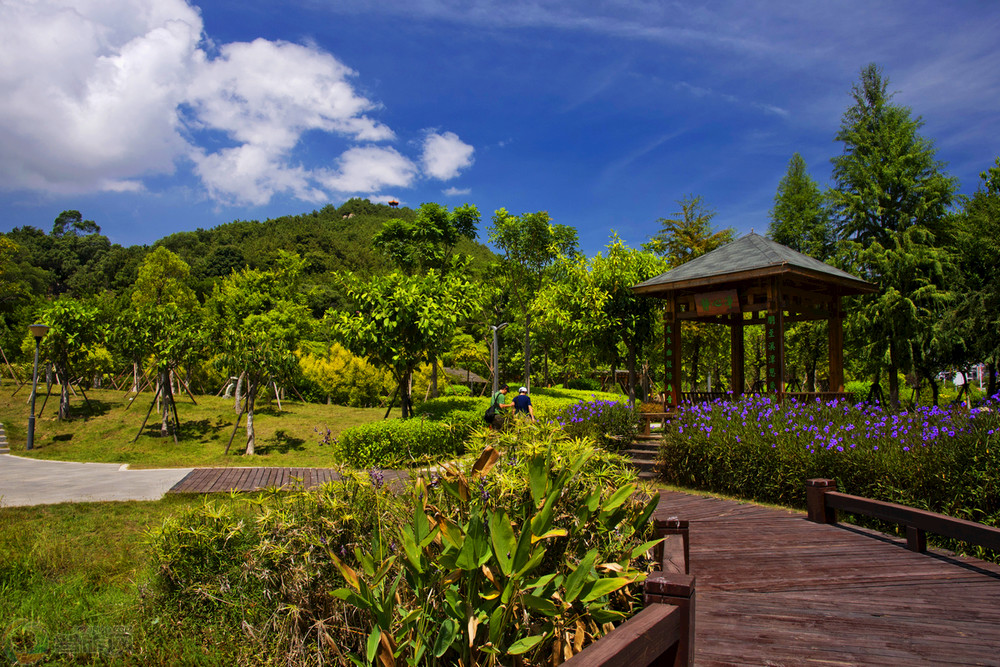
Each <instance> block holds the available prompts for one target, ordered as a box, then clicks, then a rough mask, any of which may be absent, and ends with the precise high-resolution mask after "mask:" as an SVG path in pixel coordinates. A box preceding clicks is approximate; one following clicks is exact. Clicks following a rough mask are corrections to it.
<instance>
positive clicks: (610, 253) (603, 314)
mask: <svg viewBox="0 0 1000 667" xmlns="http://www.w3.org/2000/svg"><path fill="white" fill-rule="evenodd" d="M665 270H666V263H665V262H664V260H663V259H661V258H659V257H657V256H656V255H654V254H653V253H651V252H648V251H642V250H638V249H634V248H629V247H628V246H627V245H625V243H624V242H622V240H621V239H619V238H618V236H617V235H614V236H613V237H612V240H611V243H609V244H608V245H607V246H606V252H604V253H600V252H599V253H597V255H596V256H594V258H593V259H592V260H590V262H589V271H588V275H587V276H586V279H588V280H589V281H590V283H591V285H592V289H593V290H595V291H596V292H597V293H598V295H599V296H597V297H596V298H594V297H590V298H591V299H593V301H594V302H595V303H597V304H599V305H598V306H597V307H596V308H594V307H587V306H586V304H581V306H583V307H582V308H581V313H580V315H581V317H580V321H581V322H582V323H584V325H585V326H587V327H588V328H589V329H590V331H591V335H594V336H595V337H596V339H597V340H599V341H601V348H602V349H604V350H607V351H609V352H611V353H612V354H613V356H614V357H615V358H613V359H612V366H611V369H612V379H613V380H616V378H615V375H616V373H615V371H616V370H617V368H618V363H619V359H618V358H617V357H618V353H617V350H618V345H619V343H620V342H621V343H623V344H624V347H625V350H626V363H627V364H628V371H629V383H628V384H629V401H630V402H631V403H633V404H634V403H635V387H636V377H637V376H636V366H635V364H636V357H637V355H638V353H639V350H641V349H642V348H643V347H644V346H645V345H647V344H648V343H649V342H651V341H652V339H653V335H654V333H655V329H654V326H655V324H656V319H657V317H656V316H657V313H658V310H659V309H658V308H657V303H656V301H654V300H653V299H650V298H647V297H642V296H637V295H636V294H635V293H634V292H633V291H632V287H633V286H634V285H637V284H639V283H641V282H643V281H645V280H649V279H650V278H655V277H656V276H658V275H660V274H661V273H663V272H664V271H665Z"/></svg>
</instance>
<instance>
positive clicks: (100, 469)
mask: <svg viewBox="0 0 1000 667" xmlns="http://www.w3.org/2000/svg"><path fill="white" fill-rule="evenodd" d="M192 470H193V468H169V469H159V470H128V466H127V465H121V464H118V463H72V462H69V461H42V460H38V459H28V458H23V457H20V456H12V455H11V454H0V507H14V506H21V505H49V504H52V503H82V502H96V501H103V500H158V499H160V498H162V497H163V494H165V493H166V492H167V491H168V490H169V489H170V488H171V487H172V486H173V485H174V484H176V483H177V482H179V481H181V479H183V478H184V476H185V475H187V474H188V473H189V472H191V471H192Z"/></svg>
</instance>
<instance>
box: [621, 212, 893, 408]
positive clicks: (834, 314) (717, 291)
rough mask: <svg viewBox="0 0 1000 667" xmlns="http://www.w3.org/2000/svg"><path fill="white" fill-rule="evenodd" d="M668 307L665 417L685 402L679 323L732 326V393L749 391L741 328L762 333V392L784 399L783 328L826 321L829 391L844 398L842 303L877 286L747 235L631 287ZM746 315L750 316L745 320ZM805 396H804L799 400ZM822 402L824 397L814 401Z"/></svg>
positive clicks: (665, 340) (767, 241)
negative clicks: (762, 329)
mask: <svg viewBox="0 0 1000 667" xmlns="http://www.w3.org/2000/svg"><path fill="white" fill-rule="evenodd" d="M632 289H633V290H634V291H635V293H636V294H642V295H645V296H651V297H655V298H658V299H663V300H664V301H666V312H665V316H664V330H663V337H664V346H663V348H664V366H665V369H664V370H665V372H664V391H663V395H664V398H663V410H664V412H668V411H669V410H670V409H671V408H673V407H676V406H677V405H679V403H680V402H681V400H682V398H684V397H683V396H682V394H681V391H680V380H681V378H680V371H681V322H683V321H685V320H693V321H698V322H710V323H716V324H725V325H728V326H729V328H730V331H731V341H732V378H733V394H734V395H737V396H738V395H740V394H742V393H743V390H744V374H743V366H744V350H743V327H744V326H746V325H755V324H762V325H764V327H765V338H764V340H765V341H766V350H765V352H766V356H767V370H766V375H765V382H764V389H765V390H766V391H768V392H772V393H774V394H776V395H777V397H778V399H779V400H780V399H781V398H782V397H783V396H785V395H786V392H785V382H784V380H785V373H784V369H785V364H784V347H785V324H786V323H791V322H803V321H806V320H829V322H830V333H829V344H830V376H829V377H830V387H829V389H830V391H829V392H826V394H827V395H840V394H842V393H843V391H844V334H843V313H842V311H841V297H843V296H845V295H849V294H864V293H870V292H874V291H876V289H877V288H876V286H875V285H872V284H871V283H869V282H866V281H864V280H861V279H860V278H857V277H855V276H852V275H851V274H849V273H846V272H845V271H841V270H840V269H837V268H835V267H833V266H830V265H829V264H826V263H824V262H821V261H819V260H818V259H815V258H813V257H809V256H808V255H803V254H802V253H800V252H796V251H795V250H792V249H791V248H789V247H787V246H783V245H781V244H779V243H775V242H774V241H772V240H770V239H768V238H765V237H763V236H760V235H759V234H754V233H752V232H751V233H750V234H747V235H746V236H743V237H742V238H740V239H738V240H736V241H734V242H732V243H729V244H727V245H724V246H722V247H721V248H719V249H717V250H713V251H712V252H710V253H706V254H704V255H702V256H701V257H698V258H697V259H693V260H691V261H690V262H688V263H686V264H682V265H681V266H679V267H677V268H675V269H672V270H670V271H667V272H666V273H664V274H661V275H659V276H657V277H655V278H651V279H649V280H647V281H645V282H642V283H639V284H638V285H636V286H634V287H633V288H632ZM747 313H749V316H747ZM796 395H801V394H796ZM813 395H814V396H815V395H819V394H813Z"/></svg>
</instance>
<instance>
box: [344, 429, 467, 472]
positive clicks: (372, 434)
mask: <svg viewBox="0 0 1000 667" xmlns="http://www.w3.org/2000/svg"><path fill="white" fill-rule="evenodd" d="M465 436H466V430H465V429H464V428H462V427H459V428H452V426H451V425H450V424H447V423H443V422H436V421H430V420H428V419H386V420H383V421H379V422H372V423H370V424H361V425H360V426H355V427H353V428H349V429H347V430H346V431H344V432H343V433H341V434H340V437H338V438H337V440H336V442H335V443H334V453H335V455H336V457H337V460H338V461H340V462H341V463H343V464H345V465H349V466H351V467H353V468H371V467H378V468H410V467H414V466H421V465H426V464H428V463H433V462H434V461H439V460H441V459H442V458H446V457H452V456H456V455H458V454H461V453H462V451H463V450H464V446H463V442H464V440H465Z"/></svg>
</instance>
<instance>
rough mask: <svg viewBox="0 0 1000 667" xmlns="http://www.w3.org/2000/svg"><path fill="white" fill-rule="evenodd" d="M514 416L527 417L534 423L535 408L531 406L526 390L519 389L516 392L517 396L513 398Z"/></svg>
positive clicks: (524, 388)
mask: <svg viewBox="0 0 1000 667" xmlns="http://www.w3.org/2000/svg"><path fill="white" fill-rule="evenodd" d="M512 402H513V403H514V416H515V417H516V416H517V415H521V414H523V415H527V416H528V417H530V418H531V421H535V408H533V407H532V406H531V397H530V396H528V388H527V387H521V388H520V389H518V390H517V396H515V397H514V399H513V401H512Z"/></svg>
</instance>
